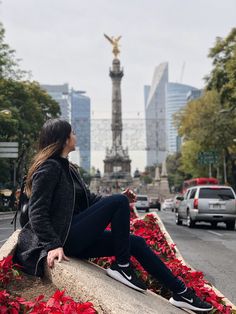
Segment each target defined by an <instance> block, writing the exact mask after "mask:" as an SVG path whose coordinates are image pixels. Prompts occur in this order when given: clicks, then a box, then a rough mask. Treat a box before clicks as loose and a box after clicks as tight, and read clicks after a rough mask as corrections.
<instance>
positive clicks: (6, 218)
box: [0, 214, 14, 247]
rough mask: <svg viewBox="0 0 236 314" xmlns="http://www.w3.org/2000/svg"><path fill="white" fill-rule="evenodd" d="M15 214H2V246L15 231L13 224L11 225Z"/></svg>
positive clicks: (0, 227) (0, 241)
mask: <svg viewBox="0 0 236 314" xmlns="http://www.w3.org/2000/svg"><path fill="white" fill-rule="evenodd" d="M13 216H14V215H13V214H4V215H3V214H1V215H0V247H1V246H2V245H3V244H4V242H5V241H6V240H7V239H8V238H9V236H10V235H11V234H12V232H13V231H14V230H13V225H11V221H12V218H13Z"/></svg>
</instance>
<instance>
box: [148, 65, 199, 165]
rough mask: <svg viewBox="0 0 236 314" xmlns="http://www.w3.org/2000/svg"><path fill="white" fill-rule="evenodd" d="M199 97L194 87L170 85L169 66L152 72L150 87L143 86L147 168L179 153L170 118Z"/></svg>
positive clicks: (179, 140)
mask: <svg viewBox="0 0 236 314" xmlns="http://www.w3.org/2000/svg"><path fill="white" fill-rule="evenodd" d="M200 95H201V90H199V89H197V88H195V87H192V86H189V85H184V84H180V83H169V82H168V63H161V64H160V65H159V66H157V67H156V68H155V71H154V75H153V79H152V84H151V86H149V85H145V86H144V102H145V121H146V143H147V146H146V150H147V163H146V164H147V166H153V165H156V164H162V163H163V161H164V160H165V158H166V156H167V154H169V153H175V152H177V151H178V150H179V148H180V144H181V138H180V137H179V136H178V133H177V129H176V127H175V125H174V121H173V115H174V114H175V113H176V112H177V111H179V110H180V109H181V108H183V107H184V106H185V105H186V104H187V102H188V101H190V100H192V99H195V98H198V97H200Z"/></svg>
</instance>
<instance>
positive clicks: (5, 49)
mask: <svg viewBox="0 0 236 314" xmlns="http://www.w3.org/2000/svg"><path fill="white" fill-rule="evenodd" d="M4 39H5V29H4V27H3V25H2V23H0V79H2V78H6V79H8V78H12V79H17V80H18V79H20V78H22V77H23V76H24V75H25V73H26V72H25V71H22V70H20V68H19V65H18V61H19V60H17V59H16V56H15V50H13V49H11V48H10V47H9V45H8V44H6V43H5V41H4Z"/></svg>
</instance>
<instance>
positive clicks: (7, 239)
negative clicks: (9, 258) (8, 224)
mask: <svg viewBox="0 0 236 314" xmlns="http://www.w3.org/2000/svg"><path fill="white" fill-rule="evenodd" d="M7 240H8V238H7V239H4V240H0V243H1V242H5V241H7Z"/></svg>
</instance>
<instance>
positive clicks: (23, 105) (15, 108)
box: [0, 79, 60, 178]
mask: <svg viewBox="0 0 236 314" xmlns="http://www.w3.org/2000/svg"><path fill="white" fill-rule="evenodd" d="M6 108H7V109H8V110H10V111H11V117H5V116H4V117H3V116H1V115H0V130H1V132H0V141H15V142H18V143H19V157H18V159H17V178H21V177H22V174H23V173H24V172H26V168H27V167H28V164H29V160H30V159H31V156H32V155H33V154H34V152H35V149H36V143H37V140H38V136H39V132H40V129H41V127H42V125H43V123H44V122H45V121H46V120H47V119H49V118H53V117H58V116H59V113H60V108H59V105H58V104H57V103H56V102H55V101H54V100H53V99H52V98H51V97H50V96H49V95H48V94H47V93H46V92H45V91H44V90H42V89H41V88H40V85H39V84H38V83H37V82H27V81H26V82H24V81H15V80H12V79H1V80H0V110H1V109H6ZM1 162H2V161H1V160H0V163H1ZM11 163H12V162H11V161H9V163H8V167H9V169H10V168H11ZM5 166H6V165H5Z"/></svg>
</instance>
